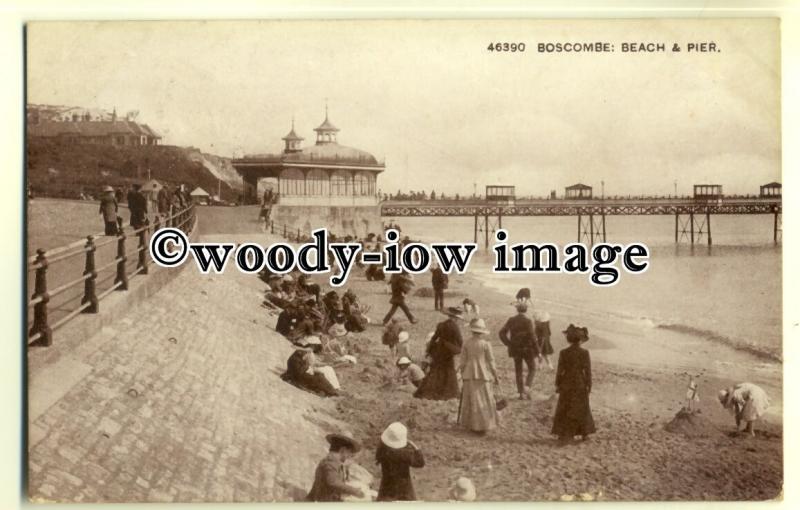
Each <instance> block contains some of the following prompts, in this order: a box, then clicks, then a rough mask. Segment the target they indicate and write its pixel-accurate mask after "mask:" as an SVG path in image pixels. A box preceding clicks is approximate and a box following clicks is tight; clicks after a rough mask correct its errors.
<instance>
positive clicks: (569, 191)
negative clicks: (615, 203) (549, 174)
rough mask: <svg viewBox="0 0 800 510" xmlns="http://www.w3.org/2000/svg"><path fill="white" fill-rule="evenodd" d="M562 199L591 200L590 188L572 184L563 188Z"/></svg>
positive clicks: (584, 185)
mask: <svg viewBox="0 0 800 510" xmlns="http://www.w3.org/2000/svg"><path fill="white" fill-rule="evenodd" d="M564 198H567V199H570V198H572V199H587V198H592V187H591V186H587V185H586V184H581V183H578V184H573V185H572V186H567V187H566V188H564Z"/></svg>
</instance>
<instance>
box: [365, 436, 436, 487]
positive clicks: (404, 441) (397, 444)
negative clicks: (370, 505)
mask: <svg viewBox="0 0 800 510" xmlns="http://www.w3.org/2000/svg"><path fill="white" fill-rule="evenodd" d="M375 461H376V462H377V463H378V464H380V466H381V486H380V488H379V489H378V501H414V500H415V499H417V495H416V494H415V492H414V485H413V483H412V482H411V468H412V467H414V468H421V467H423V466H425V458H424V457H423V456H422V452H421V451H420V449H419V448H418V447H417V445H415V444H414V443H412V442H411V441H409V440H408V429H407V428H406V426H405V425H403V424H402V423H400V422H394V423H392V424H391V425H389V426H388V427H386V430H384V431H383V433H382V434H381V443H380V445H378V449H377V450H376V451H375Z"/></svg>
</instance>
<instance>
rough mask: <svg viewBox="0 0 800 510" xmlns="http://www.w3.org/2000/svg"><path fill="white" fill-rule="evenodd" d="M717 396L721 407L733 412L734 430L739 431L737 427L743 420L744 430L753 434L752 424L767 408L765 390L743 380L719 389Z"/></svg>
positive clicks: (767, 401) (767, 402)
mask: <svg viewBox="0 0 800 510" xmlns="http://www.w3.org/2000/svg"><path fill="white" fill-rule="evenodd" d="M718 397H719V402H720V404H722V407H724V408H725V409H728V410H729V411H730V412H731V414H733V417H734V419H735V420H736V431H737V432H738V431H739V427H740V426H741V424H742V422H744V423H745V429H744V431H745V432H746V433H749V434H750V435H751V436H755V430H754V429H753V425H754V424H755V422H756V421H757V420H758V419H759V418H761V416H762V415H763V414H764V413H765V412H766V410H767V408H769V397H768V396H767V392H765V391H764V390H763V389H761V387H760V386H756V385H755V384H753V383H749V382H743V383H739V384H737V385H735V386H731V387H729V388H727V389H724V390H720V392H719V394H718Z"/></svg>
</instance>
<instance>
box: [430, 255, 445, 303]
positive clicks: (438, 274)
mask: <svg viewBox="0 0 800 510" xmlns="http://www.w3.org/2000/svg"><path fill="white" fill-rule="evenodd" d="M449 283H450V279H449V278H448V276H447V274H446V273H445V272H444V271H442V268H441V267H439V264H438V263H434V266H433V269H432V270H431V286H433V309H434V310H444V290H445V289H446V288H447V286H448V284H449Z"/></svg>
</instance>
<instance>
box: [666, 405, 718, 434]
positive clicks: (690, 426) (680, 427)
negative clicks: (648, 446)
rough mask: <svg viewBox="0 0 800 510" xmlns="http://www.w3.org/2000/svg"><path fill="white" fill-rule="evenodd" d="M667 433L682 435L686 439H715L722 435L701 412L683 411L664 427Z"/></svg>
mask: <svg viewBox="0 0 800 510" xmlns="http://www.w3.org/2000/svg"><path fill="white" fill-rule="evenodd" d="M664 429H665V430H666V431H667V432H672V433H674V434H682V435H684V436H686V437H713V436H717V435H719V434H721V432H720V430H719V429H718V428H717V427H715V426H714V424H713V423H711V422H710V421H708V420H707V419H706V418H705V417H704V416H703V415H702V414H701V413H700V411H687V410H686V409H681V410H680V411H678V414H676V415H675V417H674V418H673V419H672V421H671V422H669V423H667V424H666V425H665V426H664Z"/></svg>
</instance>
